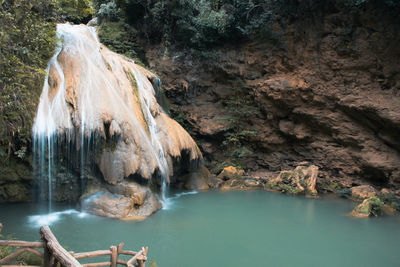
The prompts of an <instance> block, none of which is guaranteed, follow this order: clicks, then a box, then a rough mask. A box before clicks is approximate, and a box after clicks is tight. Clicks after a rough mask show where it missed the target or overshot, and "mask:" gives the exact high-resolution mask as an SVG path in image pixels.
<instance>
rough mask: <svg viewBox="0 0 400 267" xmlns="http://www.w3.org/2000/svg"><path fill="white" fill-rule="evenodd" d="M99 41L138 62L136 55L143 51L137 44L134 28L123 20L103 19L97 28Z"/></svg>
mask: <svg viewBox="0 0 400 267" xmlns="http://www.w3.org/2000/svg"><path fill="white" fill-rule="evenodd" d="M98 34H99V38H100V40H101V42H102V43H103V44H105V45H106V46H107V47H109V48H110V49H111V50H113V51H115V52H117V53H120V54H123V55H125V56H127V57H129V58H133V59H135V62H136V63H140V60H139V59H138V56H139V54H140V53H143V50H142V48H141V47H140V46H139V45H138V44H137V42H136V38H137V32H136V30H135V29H134V28H133V27H132V26H130V25H129V24H127V23H125V22H124V21H122V20H121V21H116V22H115V21H106V20H105V21H103V23H101V25H100V26H99V28H98Z"/></svg>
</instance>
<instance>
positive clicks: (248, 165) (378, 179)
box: [146, 9, 400, 190]
mask: <svg viewBox="0 0 400 267" xmlns="http://www.w3.org/2000/svg"><path fill="white" fill-rule="evenodd" d="M387 14H389V13H388V10H383V9H377V10H372V9H371V10H358V11H357V12H355V11H354V10H344V9H343V10H335V9H333V10H329V11H325V12H324V13H323V14H319V15H317V14H316V15H315V16H305V17H307V19H306V18H301V17H298V18H296V19H294V20H289V19H282V18H281V19H279V20H276V21H274V22H273V23H272V24H271V25H270V29H271V31H270V32H268V34H265V35H264V36H262V37H259V38H257V39H255V40H252V41H249V42H246V43H240V42H238V43H237V44H235V43H230V44H227V45H225V46H224V47H221V48H218V49H214V50H210V51H207V52H204V53H203V54H202V55H197V56H195V55H193V53H188V52H185V51H182V50H178V49H175V50H174V49H172V48H170V49H169V51H168V53H166V51H165V50H164V48H162V47H159V46H148V47H147V48H146V50H147V52H146V58H147V60H148V62H149V64H150V66H151V67H152V68H153V69H155V70H156V72H157V74H159V75H160V78H161V79H162V81H163V87H164V90H165V91H166V95H167V97H168V99H169V100H170V102H171V113H172V114H173V115H174V116H175V118H177V119H178V120H181V121H182V122H183V123H184V125H185V127H186V129H188V130H189V131H190V133H191V134H192V136H193V137H194V139H195V140H196V141H197V142H198V144H199V146H200V148H201V150H202V152H203V155H204V157H205V159H206V160H207V162H208V165H209V166H210V167H211V168H213V167H215V166H216V165H218V163H221V162H224V161H227V160H228V161H229V160H232V159H233V158H236V159H239V161H240V164H241V165H242V166H243V168H244V169H245V171H246V172H247V174H249V175H253V176H259V177H270V176H272V175H275V174H274V173H275V172H276V171H279V170H283V169H288V168H290V169H292V168H293V167H294V166H296V165H298V164H299V163H301V162H304V161H308V162H310V163H313V164H315V165H317V166H318V167H319V168H320V177H319V179H318V185H317V186H319V187H320V188H328V187H329V186H328V185H332V184H338V185H339V186H343V187H351V186H354V185H358V184H364V183H371V184H373V185H376V186H378V187H389V188H391V189H394V190H397V189H399V188H400V63H399V62H400V47H399V46H398V44H399V41H400V32H399V27H398V26H399V25H400V23H399V18H398V17H396V16H392V15H390V16H388V15H387ZM240 151H242V152H243V151H244V153H241V152H240ZM214 169H215V170H216V169H218V168H214ZM215 172H216V171H215Z"/></svg>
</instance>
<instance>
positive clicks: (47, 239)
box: [0, 223, 148, 267]
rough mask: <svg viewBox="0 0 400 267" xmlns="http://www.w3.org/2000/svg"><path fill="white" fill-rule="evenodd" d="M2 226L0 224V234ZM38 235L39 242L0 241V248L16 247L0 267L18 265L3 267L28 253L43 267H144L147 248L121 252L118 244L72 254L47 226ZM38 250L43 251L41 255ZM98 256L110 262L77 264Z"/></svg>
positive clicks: (1, 262) (2, 260)
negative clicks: (38, 259) (37, 257)
mask: <svg viewBox="0 0 400 267" xmlns="http://www.w3.org/2000/svg"><path fill="white" fill-rule="evenodd" d="M1 229H2V224H1V223H0V232H1ZM40 234H41V236H42V241H41V242H27V241H18V240H0V246H9V247H17V248H19V249H18V250H16V251H14V252H12V253H11V254H10V255H7V256H6V257H4V258H2V259H0V265H1V266H2V267H15V266H18V265H5V264H6V263H8V262H11V261H12V259H14V258H16V257H18V256H19V255H21V254H22V253H25V252H29V253H33V254H36V255H38V256H39V257H41V258H42V259H43V266H45V267H57V266H68V267H69V266H71V267H76V266H83V267H99V266H111V267H117V265H118V264H119V265H123V266H127V267H145V266H146V260H147V251H148V248H147V247H146V248H145V247H142V249H141V250H140V251H139V252H134V251H130V250H123V249H122V247H123V246H124V243H120V244H119V245H118V247H116V246H111V247H110V249H109V250H97V251H91V252H82V253H74V252H73V251H70V252H68V251H66V250H65V249H64V248H63V247H62V246H61V245H60V243H58V241H57V239H56V237H55V236H54V235H53V233H52V232H51V230H50V228H49V227H48V226H42V227H41V228H40ZM38 249H43V253H42V252H41V251H39V250H38ZM119 255H128V256H132V257H131V258H130V259H129V260H128V261H124V260H121V259H119V258H118V257H119ZM99 256H109V257H110V260H109V261H105V262H98V263H86V264H81V263H79V261H78V259H84V258H94V257H99ZM28 267H39V266H32V265H31V266H28Z"/></svg>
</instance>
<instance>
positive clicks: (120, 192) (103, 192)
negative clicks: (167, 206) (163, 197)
mask: <svg viewBox="0 0 400 267" xmlns="http://www.w3.org/2000/svg"><path fill="white" fill-rule="evenodd" d="M91 191H92V192H91V194H90V195H89V196H87V197H86V198H83V199H82V208H83V209H84V210H85V211H87V212H90V213H92V214H96V215H100V216H106V217H110V218H117V219H126V220H135V219H143V218H145V217H147V216H149V215H151V214H153V213H154V212H156V211H157V210H159V209H160V208H161V203H160V202H159V200H158V199H157V198H156V197H155V195H154V194H153V193H152V192H151V190H150V189H149V188H148V187H147V186H143V185H139V184H137V183H128V182H122V183H120V184H118V185H116V186H107V187H106V189H105V188H101V189H97V190H91Z"/></svg>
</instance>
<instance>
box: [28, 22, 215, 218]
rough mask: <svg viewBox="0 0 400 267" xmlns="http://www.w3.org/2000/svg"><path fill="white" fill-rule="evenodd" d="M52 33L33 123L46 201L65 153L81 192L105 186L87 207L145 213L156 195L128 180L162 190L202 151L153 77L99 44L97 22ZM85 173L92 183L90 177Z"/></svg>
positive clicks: (103, 212) (195, 163)
mask: <svg viewBox="0 0 400 267" xmlns="http://www.w3.org/2000/svg"><path fill="white" fill-rule="evenodd" d="M57 34H58V37H59V38H60V40H61V44H60V46H59V47H58V48H57V50H56V52H55V54H54V56H53V58H52V59H51V60H50V62H49V65H48V75H47V78H46V82H45V84H44V87H43V91H42V94H41V97H40V104H39V107H38V110H37V114H36V118H35V123H34V126H33V135H34V151H35V159H36V161H37V165H39V166H45V168H47V169H48V170H46V171H45V172H44V171H43V167H38V168H36V169H38V170H39V171H40V172H41V173H45V175H47V176H48V177H45V178H47V180H49V181H50V182H48V183H47V182H45V183H44V184H49V185H50V186H49V188H48V194H49V198H54V196H52V195H51V192H52V190H53V189H52V187H53V186H52V185H51V184H52V183H53V180H58V177H56V178H55V179H53V178H52V177H51V175H53V173H55V174H54V175H58V174H57V172H55V171H54V170H53V169H52V168H53V167H55V165H56V164H54V161H55V159H54V158H56V155H57V153H59V154H62V153H64V154H62V157H63V158H64V159H66V160H65V161H67V162H69V165H70V168H72V169H73V170H74V172H78V173H80V177H79V179H80V180H81V181H80V184H81V185H80V187H81V189H80V190H82V191H84V190H85V186H86V185H85V184H88V185H93V184H95V185H102V189H101V190H100V191H102V192H103V193H102V194H101V195H98V197H93V198H90V199H91V201H90V202H88V203H86V204H87V205H86V206H87V208H88V210H89V211H91V212H93V213H96V214H99V215H104V216H111V217H118V218H125V217H132V216H147V215H150V214H151V213H152V212H154V211H155V210H157V209H158V208H159V207H160V206H159V204H157V202H158V200H157V197H155V196H154V195H152V193H151V190H150V189H148V188H147V187H143V186H140V185H139V184H137V185H133V184H129V185H128V184H125V179H126V178H129V179H130V180H134V181H136V182H140V183H143V181H146V180H147V181H148V183H147V184H151V185H157V186H159V187H161V191H162V192H163V191H164V189H165V187H166V184H167V183H169V182H170V181H171V179H172V180H174V181H175V180H176V179H177V177H178V176H180V175H185V174H188V173H191V172H196V171H197V167H198V166H199V165H201V164H200V162H201V160H202V154H201V152H200V150H199V148H198V147H197V145H196V143H195V142H194V140H193V139H192V137H191V136H190V135H189V134H188V133H187V132H186V131H185V130H184V129H183V128H182V127H181V126H180V125H179V124H178V123H177V122H176V121H174V120H173V119H171V118H170V117H169V116H168V115H167V114H166V112H165V111H164V110H163V108H162V107H161V106H160V105H159V103H158V102H157V99H156V97H155V96H156V93H157V92H158V90H160V86H161V83H160V80H159V79H158V77H157V76H156V75H154V74H153V73H151V72H150V71H148V70H146V69H145V68H143V67H141V66H139V65H137V64H135V62H134V61H133V60H131V59H129V58H127V57H124V56H122V55H119V54H117V53H114V52H112V51H111V50H109V49H108V48H107V47H105V46H104V45H102V44H101V43H100V42H99V40H98V38H97V35H96V29H95V28H94V27H90V26H86V25H70V24H68V23H67V24H59V25H58V26H57ZM61 147H63V148H65V151H66V152H62V151H63V150H62V149H60V148H61ZM60 150H61V152H60ZM53 165H54V166H53ZM59 165H61V164H59ZM202 173H203V174H204V173H205V172H204V171H203V172H202ZM88 176H90V177H95V179H97V181H90V182H88V181H87V180H88V178H87V177H88ZM204 179H205V178H204ZM190 183H191V184H193V183H194V182H193V181H191V182H190ZM110 185H113V187H112V188H111V187H110ZM118 188H119V189H118ZM120 188H124V189H120ZM207 188H208V187H207ZM117 189H118V190H121V192H116V190H117ZM204 189H206V188H205V187H204ZM76 190H79V189H78V188H76ZM135 190H137V192H136V193H135ZM127 191H129V192H127Z"/></svg>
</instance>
